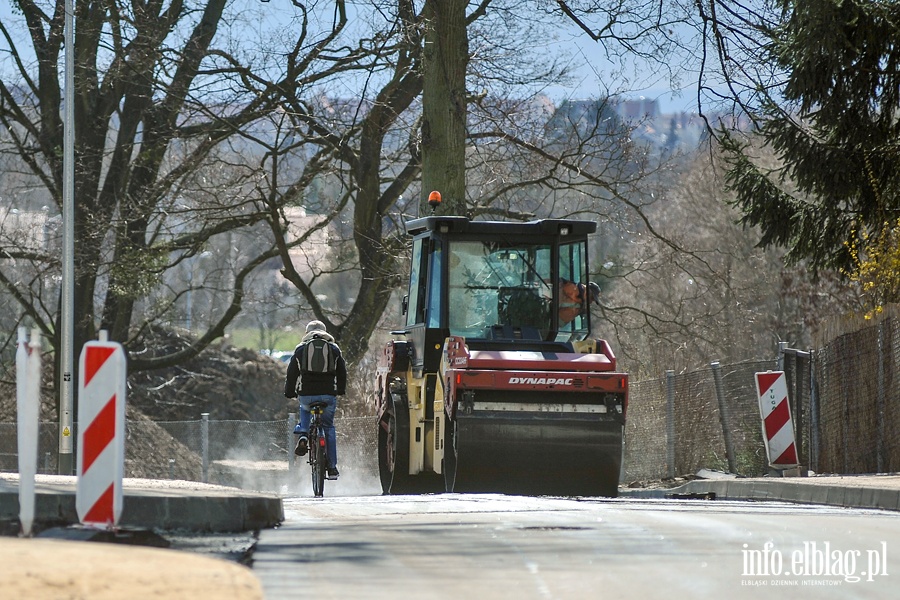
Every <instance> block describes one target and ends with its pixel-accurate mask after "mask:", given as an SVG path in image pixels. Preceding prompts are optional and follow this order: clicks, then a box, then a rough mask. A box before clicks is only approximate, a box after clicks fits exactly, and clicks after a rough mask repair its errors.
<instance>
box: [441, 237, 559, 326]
mask: <svg viewBox="0 0 900 600" xmlns="http://www.w3.org/2000/svg"><path fill="white" fill-rule="evenodd" d="M550 259H551V253H550V246H549V245H546V244H544V245H537V244H509V243H504V242H452V243H451V244H450V253H449V259H448V286H449V302H450V304H449V307H448V308H449V320H450V322H449V326H450V333H451V334H452V335H461V336H465V337H475V338H478V337H486V336H487V332H488V331H489V330H490V328H491V327H493V326H495V325H511V326H513V327H520V328H523V329H524V328H532V329H533V330H535V334H536V335H537V334H539V335H540V337H541V338H543V337H544V336H545V335H546V333H547V331H549V329H550V325H551V323H550V299H551V287H550V283H551V269H550Z"/></svg>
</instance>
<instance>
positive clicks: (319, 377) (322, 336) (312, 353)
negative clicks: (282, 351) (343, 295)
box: [284, 321, 347, 479]
mask: <svg viewBox="0 0 900 600" xmlns="http://www.w3.org/2000/svg"><path fill="white" fill-rule="evenodd" d="M346 387H347V365H346V364H345V363H344V357H343V356H341V349H340V348H339V347H338V345H337V344H335V343H334V337H333V336H332V335H331V334H329V333H328V332H327V331H326V330H325V324H324V323H322V322H321V321H310V322H309V324H308V325H307V326H306V335H304V336H303V338H302V339H301V340H300V343H299V344H298V345H297V347H296V348H294V354H293V356H292V357H291V360H290V362H289V363H288V369H287V376H286V377H285V380H284V395H285V397H286V398H295V397H296V398H297V399H298V401H299V404H300V423H299V424H298V425H297V429H295V433H299V434H300V439H299V440H297V447H296V448H295V449H294V454H296V455H297V456H303V455H305V454H306V451H307V449H308V434H309V420H310V413H309V406H310V404H312V403H313V402H325V403H327V406H326V407H325V411H324V412H323V413H322V422H323V424H324V426H325V444H326V450H327V452H328V468H327V470H326V473H327V477H328V479H337V478H338V475H340V473H339V472H338V469H337V437H336V435H335V431H334V411H335V409H336V408H337V396H343V395H344V393H345V390H346Z"/></svg>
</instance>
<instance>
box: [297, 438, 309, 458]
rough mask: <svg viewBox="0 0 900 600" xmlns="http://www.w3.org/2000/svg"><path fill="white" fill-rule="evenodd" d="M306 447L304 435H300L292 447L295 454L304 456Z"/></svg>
mask: <svg viewBox="0 0 900 600" xmlns="http://www.w3.org/2000/svg"><path fill="white" fill-rule="evenodd" d="M306 447H307V441H306V436H305V435H301V436H300V439H299V440H297V447H296V448H294V454H296V455H297V456H305V455H306Z"/></svg>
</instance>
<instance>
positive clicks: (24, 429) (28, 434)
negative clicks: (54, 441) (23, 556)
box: [16, 327, 41, 536]
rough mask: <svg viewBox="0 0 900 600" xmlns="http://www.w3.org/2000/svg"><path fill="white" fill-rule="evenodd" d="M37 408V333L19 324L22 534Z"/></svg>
mask: <svg viewBox="0 0 900 600" xmlns="http://www.w3.org/2000/svg"><path fill="white" fill-rule="evenodd" d="M40 409H41V335H40V333H39V332H38V330H37V329H34V330H32V332H31V342H29V341H28V332H27V330H26V329H25V328H24V327H20V328H19V337H18V345H17V347H16V420H17V431H16V433H17V434H18V440H17V441H18V452H19V523H20V525H21V526H22V535H25V536H30V535H31V526H32V525H33V524H34V479H35V475H36V474H37V457H38V423H39V420H40Z"/></svg>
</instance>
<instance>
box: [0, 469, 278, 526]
mask: <svg viewBox="0 0 900 600" xmlns="http://www.w3.org/2000/svg"><path fill="white" fill-rule="evenodd" d="M69 479H71V483H70V482H68V481H65V482H62V483H56V484H44V485H42V484H41V483H38V485H37V489H36V493H35V523H40V524H42V525H44V526H55V525H74V524H77V523H79V519H78V511H77V510H76V508H75V483H74V478H69ZM129 483H130V485H129ZM179 483H181V484H182V485H179ZM0 484H2V485H0V521H18V519H19V494H18V481H17V479H16V480H15V481H9V480H7V481H2V482H0ZM122 495H123V499H122V516H121V518H120V519H119V526H120V527H135V528H147V529H165V530H175V529H184V530H189V531H195V532H237V531H257V530H260V529H265V528H269V527H274V526H276V525H278V524H279V523H281V522H282V521H284V506H283V504H282V501H281V498H280V497H279V496H277V495H274V494H264V493H257V492H247V491H244V490H239V489H235V488H226V487H224V486H214V485H203V484H198V485H184V482H168V481H154V480H126V485H125V486H124V487H123V490H122Z"/></svg>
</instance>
